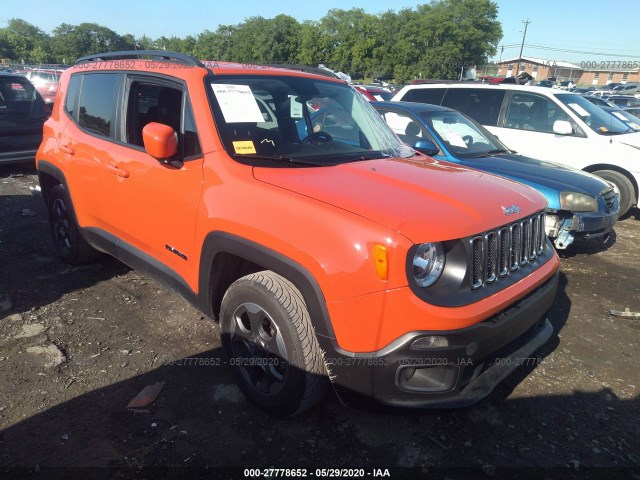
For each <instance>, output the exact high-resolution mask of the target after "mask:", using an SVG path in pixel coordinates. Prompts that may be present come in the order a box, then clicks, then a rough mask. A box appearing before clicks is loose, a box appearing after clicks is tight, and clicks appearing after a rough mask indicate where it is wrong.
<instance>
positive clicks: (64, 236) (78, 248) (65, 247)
mask: <svg viewBox="0 0 640 480" xmlns="http://www.w3.org/2000/svg"><path fill="white" fill-rule="evenodd" d="M47 209H48V210H49V225H50V226H51V236H52V237H53V245H54V247H55V249H56V251H57V252H58V255H60V257H61V258H62V260H64V261H65V262H66V263H69V264H71V265H79V264H83V263H88V262H91V261H92V260H95V259H96V258H97V257H98V256H99V252H98V251H97V250H95V249H94V248H93V247H92V246H91V245H89V244H88V243H87V242H86V241H85V239H84V238H82V235H81V234H80V229H79V227H78V222H77V221H76V215H75V212H74V210H73V205H72V204H71V199H70V198H69V194H68V193H67V191H66V190H65V188H64V187H63V186H62V185H56V186H55V187H53V188H52V189H51V191H50V192H49V195H48V197H47Z"/></svg>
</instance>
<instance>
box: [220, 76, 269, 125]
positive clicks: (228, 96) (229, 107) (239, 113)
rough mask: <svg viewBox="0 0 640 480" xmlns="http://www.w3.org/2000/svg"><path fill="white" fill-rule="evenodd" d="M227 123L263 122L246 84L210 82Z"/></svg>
mask: <svg viewBox="0 0 640 480" xmlns="http://www.w3.org/2000/svg"><path fill="white" fill-rule="evenodd" d="M211 88H212V89H213V93H214V94H215V96H216V99H217V100H218V103H219V104H220V109H221V110H222V115H224V119H225V121H226V122H227V123H244V122H264V117H263V116H262V113H261V112H260V107H259V106H258V103H257V102H256V99H255V97H254V96H253V93H252V92H251V88H250V87H249V86H248V85H228V84H218V83H213V84H211Z"/></svg>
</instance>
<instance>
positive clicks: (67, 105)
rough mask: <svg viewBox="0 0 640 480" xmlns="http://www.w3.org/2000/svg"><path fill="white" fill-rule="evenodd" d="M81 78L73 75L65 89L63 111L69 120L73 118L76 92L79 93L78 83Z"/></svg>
mask: <svg viewBox="0 0 640 480" xmlns="http://www.w3.org/2000/svg"><path fill="white" fill-rule="evenodd" d="M81 80H82V77H81V76H80V75H74V76H72V77H71V79H70V80H69V86H68V87H67V96H66V98H65V99H64V109H65V110H66V112H67V113H68V114H69V116H70V117H71V118H75V113H76V111H77V106H78V92H79V91H80V81H81Z"/></svg>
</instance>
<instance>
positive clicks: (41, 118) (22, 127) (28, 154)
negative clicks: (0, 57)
mask: <svg viewBox="0 0 640 480" xmlns="http://www.w3.org/2000/svg"><path fill="white" fill-rule="evenodd" d="M50 113H51V104H47V103H45V101H44V100H43V99H42V97H41V96H40V94H39V93H38V91H37V90H36V88H35V87H34V86H33V84H32V83H31V82H30V81H29V80H28V79H27V78H25V77H24V76H22V75H18V74H15V73H6V72H0V163H12V162H24V161H33V159H34V156H35V153H36V150H37V149H38V146H39V145H40V141H41V140H42V126H43V124H44V122H45V120H46V119H47V117H48V116H49V115H50Z"/></svg>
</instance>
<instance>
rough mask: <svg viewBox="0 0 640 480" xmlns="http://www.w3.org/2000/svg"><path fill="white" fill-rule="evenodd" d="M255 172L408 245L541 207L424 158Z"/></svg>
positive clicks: (490, 179)
mask: <svg viewBox="0 0 640 480" xmlns="http://www.w3.org/2000/svg"><path fill="white" fill-rule="evenodd" d="M253 171H254V177H255V178H256V179H257V180H259V181H262V182H265V183H268V184H271V185H274V186H277V187H280V188H284V189H287V190H290V191H292V192H296V193H298V194H300V195H305V196H308V197H311V198H314V199H316V200H318V201H321V202H324V203H327V204H330V205H334V206H336V207H338V208H342V209H344V210H348V211H350V212H352V213H354V214H356V215H360V216H362V217H366V218H368V219H370V220H372V221H375V222H377V223H380V224H382V225H385V226H386V227H388V228H390V229H392V230H394V231H396V232H399V233H401V234H403V235H404V236H406V237H407V238H409V239H410V240H411V241H413V242H414V243H419V242H426V241H431V240H449V239H455V238H462V237H467V236H469V235H474V234H477V233H480V232H483V231H486V230H489V229H491V228H495V227H497V226H499V225H503V224H506V223H509V222H512V221H515V220H516V219H518V218H521V217H524V216H526V215H530V214H532V213H534V212H535V211H538V210H542V209H544V208H545V207H546V205H547V202H546V200H545V199H544V197H543V196H542V195H540V194H539V193H538V192H537V191H535V190H534V189H532V188H530V187H527V186H525V185H522V184H519V183H516V182H513V181H511V180H507V179H504V178H500V177H496V176H494V175H491V174H488V173H484V172H480V171H478V170H472V169H467V168H464V167H460V166H456V165H454V164H451V163H448V162H442V161H439V160H434V159H432V158H428V157H416V158H412V159H398V158H396V159H383V160H368V161H361V162H355V163H345V164H341V165H337V166H327V167H317V168H316V167H310V168H291V169H283V168H260V167H254V169H253ZM512 205H516V206H517V207H519V209H520V213H519V214H512V215H510V216H506V215H505V213H504V211H503V208H502V207H508V206H512Z"/></svg>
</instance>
